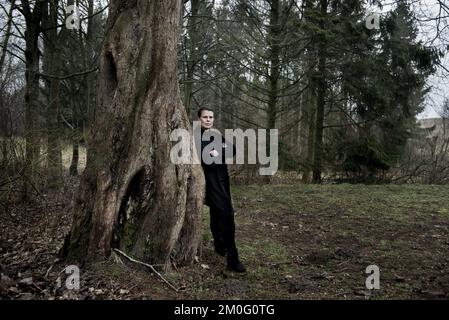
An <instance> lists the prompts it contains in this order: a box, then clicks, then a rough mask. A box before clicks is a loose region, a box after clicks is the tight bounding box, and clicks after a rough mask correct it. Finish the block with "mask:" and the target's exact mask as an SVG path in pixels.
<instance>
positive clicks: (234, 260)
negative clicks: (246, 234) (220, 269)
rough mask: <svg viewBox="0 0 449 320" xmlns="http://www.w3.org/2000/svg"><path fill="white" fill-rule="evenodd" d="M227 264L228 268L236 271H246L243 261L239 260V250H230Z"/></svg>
mask: <svg viewBox="0 0 449 320" xmlns="http://www.w3.org/2000/svg"><path fill="white" fill-rule="evenodd" d="M226 260H227V264H226V269H227V270H229V271H234V272H246V268H245V266H244V265H243V263H242V262H241V261H240V260H239V255H238V253H237V251H235V252H228V255H227V257H226Z"/></svg>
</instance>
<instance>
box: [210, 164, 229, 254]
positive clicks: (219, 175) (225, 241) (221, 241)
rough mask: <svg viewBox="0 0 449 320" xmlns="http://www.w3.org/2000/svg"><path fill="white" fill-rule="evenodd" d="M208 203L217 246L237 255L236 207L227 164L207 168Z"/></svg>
mask: <svg viewBox="0 0 449 320" xmlns="http://www.w3.org/2000/svg"><path fill="white" fill-rule="evenodd" d="M205 178H206V205H207V206H208V207H209V208H210V229H211V232H212V236H213V238H214V242H215V244H216V245H217V246H221V247H223V246H224V247H225V248H226V250H227V252H228V255H231V256H234V255H235V256H236V255H237V248H236V244H235V222H234V208H233V207H232V201H231V193H230V188H229V175H228V172H227V168H226V167H225V166H223V167H219V168H215V170H205Z"/></svg>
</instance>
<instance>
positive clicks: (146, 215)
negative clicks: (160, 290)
mask: <svg viewBox="0 0 449 320" xmlns="http://www.w3.org/2000/svg"><path fill="white" fill-rule="evenodd" d="M180 9H181V2H180V1H178V0H164V1H159V0H134V1H129V0H128V1H125V0H113V1H111V4H110V11H109V17H108V21H107V26H106V30H107V31H106V35H105V40H104V43H103V48H102V51H101V57H100V69H99V74H98V84H97V88H98V92H97V108H96V113H95V122H94V124H93V126H92V127H91V135H92V136H91V139H90V140H89V145H88V149H89V153H88V155H89V156H88V159H87V166H86V169H85V171H84V174H83V176H82V178H81V182H80V187H79V190H78V193H77V195H76V198H75V204H74V222H73V226H72V230H71V233H70V235H69V237H67V239H66V243H65V246H64V250H63V254H66V255H67V256H68V258H69V260H77V261H81V262H86V261H91V260H96V259H98V258H103V257H107V256H109V255H110V253H111V249H112V248H113V247H117V248H120V249H121V250H123V251H125V252H128V253H130V254H131V255H132V256H134V257H136V258H137V259H140V260H143V261H146V262H148V263H152V264H164V265H165V269H167V268H168V267H169V266H170V261H171V258H172V257H173V258H175V259H176V261H177V262H178V263H179V262H185V263H189V262H192V261H193V259H194V257H195V255H196V252H197V248H198V246H199V244H200V240H201V230H202V229H201V215H202V207H203V192H204V177H203V175H202V169H201V166H200V165H175V164H173V163H172V162H171V161H170V149H171V147H172V144H174V143H172V142H171V141H170V133H171V131H172V130H174V129H176V128H187V129H189V130H190V132H191V127H190V124H189V120H188V117H187V113H186V111H185V109H184V107H183V106H182V102H181V99H180V92H179V86H178V72H177V47H178V38H179V35H180V23H179V22H180V20H179V14H180V12H179V10H180Z"/></svg>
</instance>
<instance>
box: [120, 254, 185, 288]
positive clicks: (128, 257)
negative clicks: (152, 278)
mask: <svg viewBox="0 0 449 320" xmlns="http://www.w3.org/2000/svg"><path fill="white" fill-rule="evenodd" d="M114 251H115V252H118V253H120V254H121V255H123V256H124V257H126V258H127V259H129V260H130V261H132V262H135V263H138V264H141V265H144V266H146V267H148V268H150V269H151V271H153V272H154V273H155V274H157V275H158V277H159V278H161V279H162V280H163V281H164V282H165V283H166V284H168V285H169V286H170V288H172V289H173V290H175V291H176V292H179V289H177V288H176V287H175V286H174V285H172V284H171V283H170V282H169V281H167V280H166V279H165V278H164V277H163V276H162V275H161V274H160V273H159V272H157V270H156V269H155V268H154V267H153V266H152V265H151V264H148V263H145V262H141V261H139V260H136V259H133V258H131V257H130V256H128V255H127V254H126V253H124V252H123V251H120V250H119V249H116V248H114Z"/></svg>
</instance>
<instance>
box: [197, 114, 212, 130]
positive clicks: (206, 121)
mask: <svg viewBox="0 0 449 320" xmlns="http://www.w3.org/2000/svg"><path fill="white" fill-rule="evenodd" d="M200 121H201V127H202V128H204V129H210V128H212V126H213V125H214V113H213V112H212V111H207V110H204V111H203V112H201V117H200Z"/></svg>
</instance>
